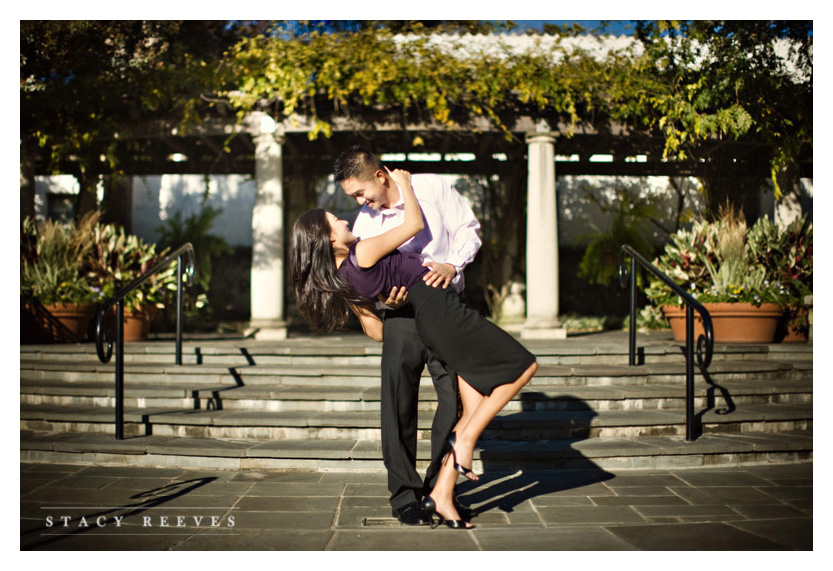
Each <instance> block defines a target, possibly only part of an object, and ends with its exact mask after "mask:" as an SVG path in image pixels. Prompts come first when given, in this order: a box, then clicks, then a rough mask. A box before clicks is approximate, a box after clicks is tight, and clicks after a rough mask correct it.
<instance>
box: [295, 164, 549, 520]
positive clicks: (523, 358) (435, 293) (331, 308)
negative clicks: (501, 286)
mask: <svg viewBox="0 0 833 571" xmlns="http://www.w3.org/2000/svg"><path fill="white" fill-rule="evenodd" d="M388 172H389V174H390V175H391V177H392V178H393V180H394V182H396V184H397V186H398V187H399V191H400V193H401V195H402V199H403V202H404V214H405V215H404V222H403V223H402V224H401V225H400V226H397V227H394V228H392V229H390V230H388V231H387V232H385V233H383V234H381V235H379V236H375V237H373V238H367V239H364V240H357V239H356V237H355V236H354V235H353V233H352V232H350V229H349V228H348V224H347V222H346V221H344V220H338V219H337V218H336V217H335V216H334V215H333V214H332V213H329V212H326V211H324V210H312V211H309V212H307V213H305V214H304V215H302V216H301V217H300V218H299V219H298V221H297V222H296V223H295V226H294V228H293V233H292V245H291V266H292V267H291V273H292V281H293V286H294V289H295V295H296V297H297V299H298V307H299V310H300V311H301V314H302V315H303V316H304V318H305V319H307V321H309V322H310V324H311V325H312V326H313V327H314V328H315V329H316V330H318V331H332V330H333V329H334V328H336V327H338V326H343V325H344V324H345V323H346V321H347V318H348V316H349V311H350V310H352V311H353V312H354V313H356V315H357V316H358V317H359V320H360V322H361V324H362V328H363V329H364V331H365V333H366V334H367V335H368V336H369V337H371V338H372V339H375V340H377V341H381V340H382V334H383V331H382V321H381V320H380V319H379V318H378V317H377V316H376V314H375V313H374V312H373V310H372V305H371V300H374V299H376V297H377V296H378V295H379V294H381V293H382V292H388V291H390V290H391V288H392V287H394V286H405V287H406V288H407V289H408V301H409V302H410V303H411V304H412V305H413V307H414V312H415V319H416V326H417V330H418V331H419V335H420V337H421V339H422V341H423V342H424V344H425V345H426V347H428V348H429V349H430V350H431V351H432V352H433V353H435V355H436V356H437V357H438V358H439V359H440V360H442V361H444V362H445V363H446V364H447V365H448V369H449V370H453V371H455V372H456V373H457V376H458V385H459V393H460V399H461V401H462V404H463V414H462V416H461V417H460V419H459V421H458V422H457V424H456V426H455V429H454V432H452V434H451V436H450V437H449V439H448V442H447V443H446V445H447V449H448V454H447V455H446V458H445V459H444V461H443V465H442V468H441V469H440V473H439V476H438V477H437V482H436V484H435V486H434V488H433V490H432V491H431V493H430V494H429V495H428V496H426V497H425V498H424V500H423V504H422V507H423V509H424V510H426V511H427V512H429V513H431V514H436V515H437V516H438V518H439V521H440V522H441V523H442V522H445V524H446V525H447V526H448V527H451V528H454V529H470V528H471V527H473V526H471V524H470V523H468V522H463V521H461V520H460V517H459V514H458V513H457V510H456V509H455V507H454V503H453V498H452V495H453V491H454V485H455V483H456V480H457V473H460V474H463V475H464V476H466V477H467V478H469V479H471V480H477V479H478V477H477V475H476V474H474V472H472V470H471V465H472V460H473V457H474V447H475V444H476V443H477V439H478V438H479V437H480V434H481V433H482V432H483V430H484V429H485V428H486V426H487V425H488V424H489V422H490V421H491V420H492V419H493V418H494V417H495V415H497V413H498V412H500V410H501V409H503V407H504V406H505V405H506V404H507V403H508V402H509V401H510V400H512V398H513V397H514V396H515V395H516V394H517V393H518V391H520V390H521V388H522V387H523V386H524V385H526V384H527V383H528V382H529V380H530V379H531V378H532V376H533V375H534V374H535V372H536V370H537V367H538V365H537V363H536V362H535V357H534V355H532V354H531V353H530V352H529V351H527V350H526V349H525V348H524V347H523V346H522V345H521V344H520V343H518V342H517V341H516V340H515V339H514V338H513V337H512V336H511V335H509V334H508V333H506V332H505V331H503V330H502V329H500V328H499V327H497V326H496V325H494V324H493V323H491V322H489V321H487V320H486V319H485V318H484V317H483V316H481V315H480V314H479V313H478V312H476V311H473V310H471V309H470V308H468V307H466V306H465V305H464V304H463V303H461V302H460V299H459V298H458V296H457V294H456V293H454V291H453V290H452V289H443V288H435V287H431V286H428V285H426V284H425V283H423V281H422V276H423V275H425V274H426V273H427V272H428V268H427V267H425V266H423V261H422V259H421V258H420V256H418V255H416V254H409V253H402V252H399V251H398V250H397V248H399V246H401V245H402V244H404V243H405V242H407V241H408V240H410V239H411V238H412V237H413V236H415V235H416V234H417V233H418V232H420V231H421V230H422V229H423V227H424V221H423V217H422V211H421V210H420V207H419V203H418V202H417V199H416V196H415V195H414V192H413V189H412V188H411V183H410V173H408V172H406V171H402V170H396V171H393V172H390V171H388Z"/></svg>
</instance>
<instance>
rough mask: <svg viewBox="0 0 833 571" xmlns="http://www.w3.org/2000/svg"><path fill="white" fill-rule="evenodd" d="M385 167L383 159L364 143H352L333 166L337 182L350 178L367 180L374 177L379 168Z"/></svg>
mask: <svg viewBox="0 0 833 571" xmlns="http://www.w3.org/2000/svg"><path fill="white" fill-rule="evenodd" d="M384 168H385V165H383V164H382V161H380V160H379V159H378V158H377V157H376V155H374V154H373V153H371V152H370V151H369V150H368V149H367V148H365V147H363V146H362V145H352V146H351V147H350V148H349V149H347V150H346V151H344V152H343V153H341V154H340V155H339V156H338V158H337V159H336V162H335V165H334V166H333V178H334V179H335V182H336V184H339V183H342V182H344V181H345V180H347V179H350V178H355V179H356V180H367V179H369V178H372V177H373V174H374V173H375V172H376V171H377V170H379V169H382V170H384Z"/></svg>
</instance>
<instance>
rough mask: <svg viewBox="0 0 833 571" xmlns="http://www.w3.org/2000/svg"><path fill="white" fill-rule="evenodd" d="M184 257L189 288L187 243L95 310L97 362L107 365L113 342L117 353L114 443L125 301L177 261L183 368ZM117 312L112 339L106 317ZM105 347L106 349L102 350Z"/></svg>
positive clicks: (120, 417) (120, 408)
mask: <svg viewBox="0 0 833 571" xmlns="http://www.w3.org/2000/svg"><path fill="white" fill-rule="evenodd" d="M183 256H186V257H187V265H186V266H185V269H184V274H185V278H186V283H187V285H188V286H192V285H193V284H194V247H193V246H192V245H191V244H190V243H188V244H185V245H184V246H182V247H181V248H179V249H178V250H176V251H175V252H172V253H171V254H168V255H167V256H166V257H165V258H164V259H162V260H161V261H159V262H158V263H157V264H156V265H154V266H153V267H152V268H150V269H149V270H148V271H146V272H145V273H144V274H142V275H141V276H139V277H138V278H136V279H135V280H133V281H132V282H130V284H128V285H127V286H125V287H124V288H123V289H121V291H119V292H118V293H116V295H114V296H113V297H111V298H110V299H108V300H107V301H105V302H104V303H103V304H102V305H101V307H99V308H98V316H97V318H96V327H95V348H96V351H97V352H98V359H99V360H100V361H101V362H102V363H109V362H110V358H111V357H112V355H113V344H114V342H115V346H116V347H115V352H116V363H115V364H116V439H117V440H122V439H123V438H124V298H125V297H127V295H128V294H129V293H130V292H132V291H133V290H135V289H136V288H138V287H139V286H141V285H142V284H144V283H145V282H146V281H147V280H149V279H150V278H151V277H153V276H154V275H156V274H158V273H159V272H160V271H162V270H163V269H165V268H167V267H168V266H169V265H170V264H171V263H172V262H173V261H174V260H176V364H177V365H181V364H182V277H183V260H182V259H183ZM113 307H115V308H116V319H115V325H116V327H115V329H116V331H115V335H113V334H112V333H111V332H110V330H109V328H107V314H108V313H109V311H110V310H111V309H112V308H113ZM105 343H106V345H107V346H106V349H105Z"/></svg>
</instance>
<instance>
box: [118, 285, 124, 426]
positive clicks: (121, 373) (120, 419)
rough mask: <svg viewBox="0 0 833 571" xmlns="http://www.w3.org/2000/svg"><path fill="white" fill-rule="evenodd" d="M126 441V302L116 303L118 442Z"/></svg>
mask: <svg viewBox="0 0 833 571" xmlns="http://www.w3.org/2000/svg"><path fill="white" fill-rule="evenodd" d="M123 439H124V301H123V300H119V302H118V303H116V440H123Z"/></svg>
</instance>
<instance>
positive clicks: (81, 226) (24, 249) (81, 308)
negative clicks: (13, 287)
mask: <svg viewBox="0 0 833 571" xmlns="http://www.w3.org/2000/svg"><path fill="white" fill-rule="evenodd" d="M97 222H98V215H97V214H96V213H93V214H90V215H88V216H85V217H84V218H83V219H82V220H81V221H80V222H79V223H78V224H77V225H76V224H67V225H65V224H61V223H58V222H53V221H50V220H47V221H45V222H42V223H37V222H35V221H34V220H33V219H31V218H26V219H25V220H24V221H23V224H22V225H21V231H20V300H21V337H22V338H23V339H26V340H34V341H63V342H79V341H84V340H85V339H86V336H87V329H88V326H89V323H90V320H91V319H92V317H93V315H94V314H95V309H96V306H95V304H96V302H97V301H98V299H99V292H98V291H96V289H95V288H94V287H93V284H91V283H90V281H89V280H88V279H87V277H86V272H85V268H86V262H87V260H88V258H89V254H90V251H91V249H92V245H93V240H92V235H93V232H94V228H95V226H96V224H97Z"/></svg>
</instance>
